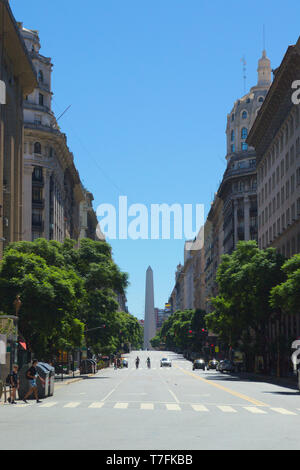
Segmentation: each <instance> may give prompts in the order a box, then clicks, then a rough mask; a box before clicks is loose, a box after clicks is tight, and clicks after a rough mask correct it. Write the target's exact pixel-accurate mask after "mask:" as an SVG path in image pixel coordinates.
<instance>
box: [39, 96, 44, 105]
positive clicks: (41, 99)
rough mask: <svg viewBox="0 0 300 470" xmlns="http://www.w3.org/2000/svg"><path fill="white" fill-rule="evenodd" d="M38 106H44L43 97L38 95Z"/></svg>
mask: <svg viewBox="0 0 300 470" xmlns="http://www.w3.org/2000/svg"><path fill="white" fill-rule="evenodd" d="M39 105H40V106H44V95H43V94H42V93H39Z"/></svg>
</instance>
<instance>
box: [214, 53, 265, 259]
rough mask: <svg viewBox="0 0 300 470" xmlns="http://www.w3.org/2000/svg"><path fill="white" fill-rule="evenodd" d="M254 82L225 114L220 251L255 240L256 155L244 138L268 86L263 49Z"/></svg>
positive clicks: (220, 193) (231, 249)
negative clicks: (225, 165) (221, 243)
mask: <svg viewBox="0 0 300 470" xmlns="http://www.w3.org/2000/svg"><path fill="white" fill-rule="evenodd" d="M257 72H258V81H257V84H256V85H255V86H253V87H252V88H251V89H250V91H249V93H247V94H246V95H244V96H243V97H242V98H240V99H238V100H237V101H236V102H235V103H234V106H233V108H232V110H231V112H230V113H229V114H228V115H227V127H226V137H227V154H226V160H227V168H226V171H225V173H224V175H223V180H222V182H221V184H220V187H219V190H218V197H219V198H221V199H222V201H223V218H224V224H223V252H224V253H231V252H232V251H233V250H234V249H235V247H236V244H237V242H238V241H240V240H257V177H256V154H255V150H254V148H253V147H248V144H247V142H246V139H247V137H248V134H249V131H250V129H251V127H252V125H253V123H254V121H255V119H256V116H257V114H258V113H259V110H260V107H261V105H262V103H263V102H264V99H265V96H266V95H267V93H268V90H269V88H270V85H271V63H270V60H269V59H268V58H267V56H266V51H263V53H262V57H261V59H259V61H258V69H257Z"/></svg>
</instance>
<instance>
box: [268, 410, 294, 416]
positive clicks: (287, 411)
mask: <svg viewBox="0 0 300 470" xmlns="http://www.w3.org/2000/svg"><path fill="white" fill-rule="evenodd" d="M271 410H273V411H276V412H277V413H280V414H281V415H296V414H297V413H293V411H289V410H286V409H285V408H271Z"/></svg>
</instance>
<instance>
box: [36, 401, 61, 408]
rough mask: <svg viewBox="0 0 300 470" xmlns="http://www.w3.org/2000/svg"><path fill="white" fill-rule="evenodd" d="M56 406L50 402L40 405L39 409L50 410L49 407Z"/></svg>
mask: <svg viewBox="0 0 300 470" xmlns="http://www.w3.org/2000/svg"><path fill="white" fill-rule="evenodd" d="M55 405H57V401H51V402H49V403H43V405H40V406H39V408H51V406H55Z"/></svg>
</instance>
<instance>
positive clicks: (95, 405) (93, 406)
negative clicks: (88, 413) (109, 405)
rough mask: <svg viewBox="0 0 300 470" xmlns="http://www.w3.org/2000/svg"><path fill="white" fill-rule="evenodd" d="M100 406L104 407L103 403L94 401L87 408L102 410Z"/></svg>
mask: <svg viewBox="0 0 300 470" xmlns="http://www.w3.org/2000/svg"><path fill="white" fill-rule="evenodd" d="M102 406H104V403H103V401H102V402H101V401H95V402H94V403H92V404H91V405H89V407H88V408H102Z"/></svg>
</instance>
